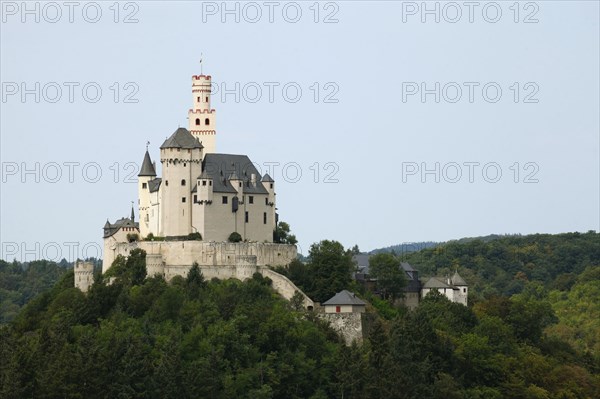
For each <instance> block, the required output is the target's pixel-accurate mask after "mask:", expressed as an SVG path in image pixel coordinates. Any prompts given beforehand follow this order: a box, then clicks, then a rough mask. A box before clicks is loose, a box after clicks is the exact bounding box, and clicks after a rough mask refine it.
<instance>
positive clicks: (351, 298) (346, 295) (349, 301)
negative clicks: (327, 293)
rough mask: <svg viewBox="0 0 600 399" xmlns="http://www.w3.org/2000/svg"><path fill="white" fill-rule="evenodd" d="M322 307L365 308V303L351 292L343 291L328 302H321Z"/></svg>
mask: <svg viewBox="0 0 600 399" xmlns="http://www.w3.org/2000/svg"><path fill="white" fill-rule="evenodd" d="M323 305H355V306H365V305H366V303H365V302H364V301H362V300H361V299H360V298H358V297H357V296H356V295H355V294H354V293H353V292H350V291H348V290H343V291H340V292H338V293H337V294H335V295H334V296H333V297H332V298H331V299H329V300H328V301H325V302H323Z"/></svg>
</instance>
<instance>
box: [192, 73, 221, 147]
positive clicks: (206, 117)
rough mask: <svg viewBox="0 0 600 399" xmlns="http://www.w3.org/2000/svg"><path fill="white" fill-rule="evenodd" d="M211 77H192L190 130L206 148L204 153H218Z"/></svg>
mask: <svg viewBox="0 0 600 399" xmlns="http://www.w3.org/2000/svg"><path fill="white" fill-rule="evenodd" d="M210 96H211V77H210V75H194V76H192V106H193V108H191V109H190V110H189V111H188V119H189V130H190V133H192V135H193V136H194V137H196V138H197V139H198V140H200V142H201V143H202V145H203V146H204V153H205V154H207V153H211V154H212V153H215V152H216V134H217V131H216V117H217V115H216V112H215V110H214V109H211V108H210Z"/></svg>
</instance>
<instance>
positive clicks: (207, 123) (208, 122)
mask: <svg viewBox="0 0 600 399" xmlns="http://www.w3.org/2000/svg"><path fill="white" fill-rule="evenodd" d="M204 124H205V125H206V126H208V125H210V119H208V118H206V119H205V120H204Z"/></svg>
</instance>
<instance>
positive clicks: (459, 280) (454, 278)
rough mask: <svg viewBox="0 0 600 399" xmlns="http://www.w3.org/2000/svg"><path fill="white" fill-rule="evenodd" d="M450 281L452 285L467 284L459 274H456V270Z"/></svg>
mask: <svg viewBox="0 0 600 399" xmlns="http://www.w3.org/2000/svg"><path fill="white" fill-rule="evenodd" d="M451 281H452V284H454V285H460V286H463V285H464V286H467V283H466V281H465V280H464V279H463V278H462V277H461V276H460V274H458V271H457V272H455V273H454V276H452V280H451Z"/></svg>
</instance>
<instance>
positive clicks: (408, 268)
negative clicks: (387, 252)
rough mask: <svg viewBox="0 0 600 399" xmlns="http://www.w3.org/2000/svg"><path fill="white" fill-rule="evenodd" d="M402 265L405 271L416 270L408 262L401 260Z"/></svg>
mask: <svg viewBox="0 0 600 399" xmlns="http://www.w3.org/2000/svg"><path fill="white" fill-rule="evenodd" d="M400 267H402V269H404V271H405V272H416V270H415V268H414V267H412V265H411V264H410V263H408V262H401V263H400Z"/></svg>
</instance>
